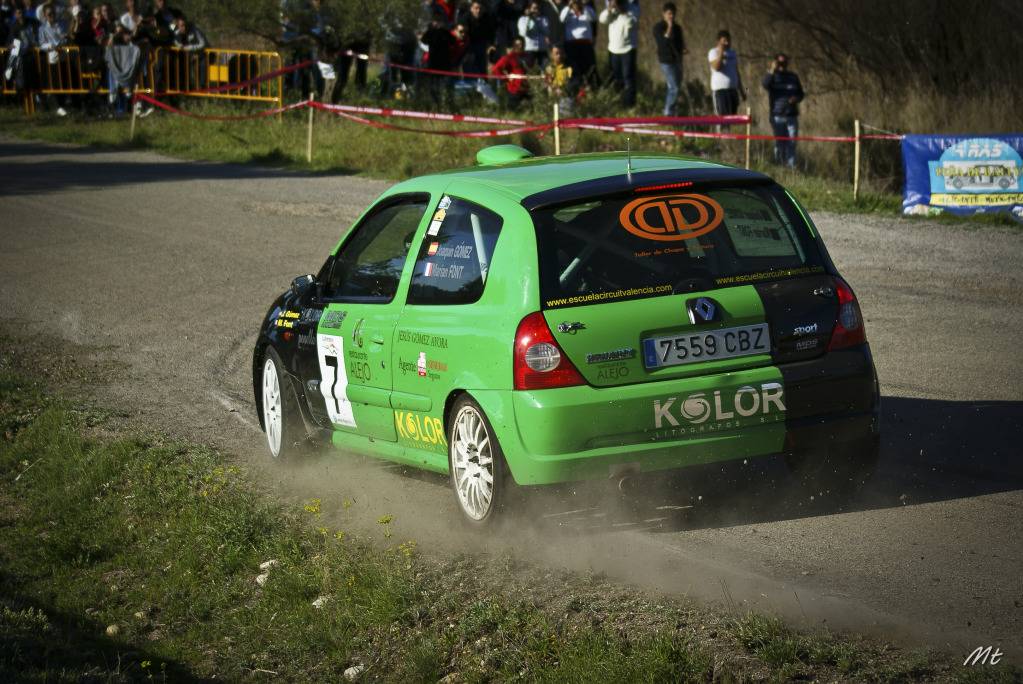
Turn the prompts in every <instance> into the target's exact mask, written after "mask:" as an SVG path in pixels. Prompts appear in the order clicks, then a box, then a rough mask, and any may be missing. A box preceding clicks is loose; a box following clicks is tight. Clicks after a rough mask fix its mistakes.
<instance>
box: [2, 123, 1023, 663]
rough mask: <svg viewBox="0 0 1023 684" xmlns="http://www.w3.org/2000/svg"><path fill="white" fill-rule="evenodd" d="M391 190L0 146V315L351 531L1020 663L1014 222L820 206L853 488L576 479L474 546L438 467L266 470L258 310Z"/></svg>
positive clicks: (737, 470)
mask: <svg viewBox="0 0 1023 684" xmlns="http://www.w3.org/2000/svg"><path fill="white" fill-rule="evenodd" d="M387 185H388V184H387V183H385V182H381V181H374V180H366V179H361V178H353V177H346V176H331V175H308V174H302V173H296V172H292V171H280V170H273V169H265V168H255V167H246V166H232V165H222V164H205V163H193V162H183V161H176V160H172V159H167V158H163V157H159V156H156V155H152V154H147V153H138V152H103V151H97V150H94V149H86V148H75V147H58V146H49V145H41V144H31V143H24V142H14V141H9V140H8V141H3V140H0V244H2V248H0V274H2V276H0V291H2V301H3V306H4V316H3V323H2V327H0V331H2V332H3V333H5V334H7V335H9V336H13V337H15V338H17V339H18V340H22V341H23V343H24V344H30V345H37V346H39V347H40V348H42V349H47V348H51V347H53V348H58V347H59V346H60V345H68V346H69V347H70V348H77V349H78V350H79V352H78V353H79V354H80V355H81V357H82V358H81V361H83V362H88V363H93V364H95V365H96V367H97V368H103V369H105V370H104V373H105V377H104V379H103V382H102V383H100V385H99V386H97V387H96V388H94V391H95V393H96V394H97V396H98V398H99V400H100V401H102V402H104V403H106V404H107V405H114V406H117V407H119V408H121V409H122V410H124V411H126V412H127V413H129V414H130V415H131V416H132V417H133V419H137V420H138V421H141V422H142V423H144V424H149V425H152V426H155V427H157V428H159V429H161V430H166V431H168V432H170V433H171V434H173V435H177V436H181V437H185V438H189V439H195V440H200V441H204V442H209V443H213V444H215V445H218V446H221V447H224V448H226V449H228V450H229V451H230V452H231V453H233V454H237V455H238V457H239V458H241V459H245V460H246V461H249V462H251V463H252V464H258V465H259V468H260V470H259V472H262V473H265V476H266V477H267V479H268V481H269V482H271V483H273V485H274V486H275V487H276V488H277V489H278V490H279V491H280V492H282V493H284V494H285V495H287V496H291V497H294V498H296V499H307V498H311V497H319V498H321V499H322V500H323V502H324V503H323V506H324V509H325V510H328V511H331V512H332V513H333V515H335V516H336V520H337V524H351V525H353V526H354V525H360V524H366V525H369V524H370V523H369V522H368V521H373V520H375V519H376V518H377V517H378V516H380V515H384V514H390V515H394V516H395V522H394V523H393V526H394V527H395V528H396V531H395V534H396V535H398V536H401V537H403V538H407V537H415V538H416V539H418V540H419V543H420V548H433V549H436V550H437V552H439V553H448V552H454V551H458V550H464V549H466V548H478V549H483V550H485V551H489V552H493V553H494V554H495V555H497V556H499V557H500V556H501V554H504V555H505V556H516V555H518V556H521V557H523V558H524V559H526V560H529V561H535V562H538V563H545V564H552V565H556V566H562V567H566V566H567V567H569V568H574V569H579V570H583V571H589V572H597V573H605V574H607V575H608V576H609V577H611V578H614V579H616V580H621V581H623V582H631V583H636V584H639V585H643V586H646V587H649V588H650V590H652V591H658V592H666V593H678V592H684V593H687V594H688V595H690V596H694V597H697V598H699V599H701V600H707V601H720V602H725V603H727V604H729V605H732V606H733V607H737V608H738V609H744V608H746V607H750V608H756V609H758V610H765V611H771V612H776V613H780V614H782V615H784V616H786V617H788V618H790V619H793V620H795V621H797V622H804V621H805V622H808V623H811V624H825V625H828V626H830V627H832V628H834V629H856V630H860V631H866V632H872V633H882V634H886V635H889V636H893V637H895V638H897V639H903V640H905V641H907V642H912V643H925V644H929V645H932V646H936V647H939V648H948V649H950V650H951V652H952V653H956V652H962V653H963V657H965V653H967V652H968V650H972V649H973V648H974V647H976V646H986V645H999V644H1000V645H1001V647H1002V650H1003V651H1006V652H1007V659H1008V660H1011V661H1015V662H1020V661H1021V660H1023V543H1021V537H1023V534H1021V520H1023V459H1021V448H1020V443H1021V439H1020V438H1021V436H1023V435H1021V428H1023V389H1021V381H1023V353H1021V351H1020V337H1021V334H1023V276H1021V273H1023V231H1019V230H1013V229H1012V228H1007V227H991V226H984V227H982V228H977V227H969V226H964V225H956V224H945V223H932V222H924V221H907V220H902V219H897V218H891V219H888V218H878V217H862V216H837V215H828V214H819V215H815V220H816V221H817V223H818V225H819V227H820V230H821V232H822V234H823V235H824V237H825V239H826V241H827V244H828V245H829V248H830V250H831V253H832V256H833V257H834V259H835V261H836V262H837V264H838V266H839V268H840V269H841V271H842V272H843V273H844V274H845V275H846V276H847V278H848V279H849V280H850V282H851V283H852V284H853V287H854V288H856V290H857V293H858V295H859V297H860V300H861V303H862V307H863V311H864V314H865V317H866V319H867V331H868V336H869V339H870V341H871V345H872V347H873V350H874V354H875V357H876V360H877V366H878V372H879V375H880V378H881V388H882V393H883V395H884V400H883V402H884V409H883V430H884V438H883V452H882V464H881V468H880V471H879V472H878V473H877V475H876V476H875V478H874V479H873V481H872V482H871V483H870V485H869V487H868V488H867V489H866V490H865V491H864V492H863V493H862V494H860V495H859V496H858V498H857V499H856V500H855V501H854V502H853V504H852V505H851V506H848V507H845V508H844V509H841V510H839V508H838V507H837V505H836V504H835V503H834V502H831V501H828V500H827V499H826V498H825V499H812V500H811V499H810V498H808V497H806V496H805V495H804V494H803V493H801V492H800V491H798V490H796V489H795V488H793V487H792V486H790V485H789V484H788V483H787V481H786V477H785V471H784V467H783V466H782V465H781V464H779V463H778V462H776V461H774V460H772V459H767V460H760V461H756V462H753V463H746V464H742V463H736V464H732V465H731V466H729V467H726V468H712V469H709V470H707V469H705V470H703V471H694V472H693V473H692V474H691V476H688V477H686V478H684V482H683V484H682V486H681V487H680V488H678V489H669V488H667V487H659V486H656V485H657V483H656V482H655V483H652V484H651V483H646V484H645V485H644V487H648V486H649V491H647V490H646V489H645V490H644V492H642V495H637V496H630V497H628V498H626V499H621V498H620V497H619V496H617V495H616V494H614V493H612V492H611V491H610V488H605V487H602V486H589V487H578V488H576V487H566V488H563V489H561V490H559V491H557V492H554V493H548V494H546V495H543V496H540V497H539V498H538V500H539V501H541V504H542V505H540V504H538V505H536V507H535V509H532V510H530V511H529V512H527V513H526V514H525V516H524V519H522V520H520V521H518V522H517V523H516V524H515V525H514V527H512V528H511V529H508V530H505V531H504V533H503V534H502V535H501V537H500V538H499V539H485V538H480V537H476V536H467V535H466V534H465V533H462V532H458V529H459V527H458V524H457V519H456V514H455V510H454V507H453V502H452V500H451V498H450V497H451V495H450V493H449V491H448V489H447V483H446V480H445V479H444V478H440V477H435V476H432V475H423V474H415V473H406V472H403V471H402V469H400V468H396V467H391V466H388V465H386V464H380V463H376V462H372V463H368V464H367V463H366V462H364V461H359V460H357V459H351V458H344V457H339V456H337V455H330V456H326V457H321V458H316V459H312V460H310V461H309V462H308V463H307V464H305V465H303V466H302V467H299V468H294V469H290V470H282V469H280V468H274V467H269V466H266V458H267V457H266V450H265V448H264V447H263V442H262V433H260V432H259V431H258V428H257V427H256V420H255V413H254V408H253V404H252V398H251V384H250V378H249V373H250V355H251V349H252V343H253V340H254V336H255V333H256V327H257V324H258V323H259V320H260V318H261V316H263V314H264V313H265V311H266V308H267V306H268V304H269V303H270V302H271V301H272V299H273V298H274V296H275V295H276V294H277V293H278V292H279V291H281V290H283V289H284V288H286V287H287V285H288V283H289V282H290V279H291V278H292V277H293V276H295V275H299V274H302V273H309V272H315V271H316V270H317V269H318V267H319V266H320V264H321V263H322V261H323V259H324V258H325V257H326V255H327V253H328V251H329V250H330V249H331V248H332V246H333V245H334V244H335V242H336V241H337V239H338V237H339V235H340V234H341V232H342V231H343V230H344V229H345V228H346V227H347V226H348V225H349V224H350V223H351V221H352V220H353V219H354V217H355V216H356V215H357V213H358V212H359V211H360V210H361V209H362V208H364V207H365V206H366V205H367V203H368V202H370V201H371V200H372V199H373V198H374V197H375V196H376V195H377V194H379V193H380V192H381V191H383V190H384V189H385V188H386V187H387ZM58 343H59V344H58ZM345 497H349V498H351V499H352V500H354V501H355V502H356V505H355V506H352V508H351V509H350V510H345V511H342V505H341V502H342V499H343V498H345Z"/></svg>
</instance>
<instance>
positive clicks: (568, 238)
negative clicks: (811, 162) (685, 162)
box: [533, 185, 824, 308]
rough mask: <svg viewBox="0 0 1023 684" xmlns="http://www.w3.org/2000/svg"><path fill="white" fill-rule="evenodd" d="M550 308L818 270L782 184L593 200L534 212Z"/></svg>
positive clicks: (816, 259)
mask: <svg viewBox="0 0 1023 684" xmlns="http://www.w3.org/2000/svg"><path fill="white" fill-rule="evenodd" d="M533 223H534V224H535V226H536V233H537V240H538V246H539V251H540V287H541V293H540V296H541V301H542V303H543V305H544V307H545V308H556V307H563V306H577V305H582V304H593V303H596V302H602V301H620V300H625V299H638V298H642V297H658V296H662V295H666V294H674V293H680V292H692V291H697V290H710V289H714V288H718V287H729V286H733V285H746V284H750V283H757V282H764V281H768V280H774V279H778V278H787V277H793V276H797V275H803V274H809V273H820V272H823V271H824V264H823V261H822V259H821V255H820V251H819V250H818V249H817V245H816V241H815V240H814V239H813V238H812V237H811V235H810V233H809V231H808V229H807V227H806V223H805V222H804V221H803V219H802V217H800V215H799V214H798V210H797V209H796V207H795V206H794V205H793V203H792V201H791V200H790V199H789V198H788V197H787V196H786V195H785V193H784V191H782V189H781V188H780V187H778V186H777V185H762V186H755V187H740V188H714V189H706V190H700V189H695V190H694V189H691V188H687V189H686V190H684V191H668V192H663V193H649V194H644V195H629V196H615V197H605V198H594V199H588V200H583V201H579V202H576V203H573V204H568V205H561V206H554V207H545V208H541V209H537V210H535V211H534V212H533Z"/></svg>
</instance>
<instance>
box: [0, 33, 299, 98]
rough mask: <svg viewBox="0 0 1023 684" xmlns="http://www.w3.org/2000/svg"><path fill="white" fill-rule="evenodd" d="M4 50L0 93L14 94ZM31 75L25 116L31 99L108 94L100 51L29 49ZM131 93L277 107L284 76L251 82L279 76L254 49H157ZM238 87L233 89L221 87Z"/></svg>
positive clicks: (274, 57) (273, 58)
mask: <svg viewBox="0 0 1023 684" xmlns="http://www.w3.org/2000/svg"><path fill="white" fill-rule="evenodd" d="M8 52H9V51H8V49H6V48H0V94H2V95H5V96H8V95H17V94H19V93H18V90H17V88H16V87H15V84H14V83H13V82H10V81H8V80H7V79H6V78H4V73H3V72H4V70H5V68H6V65H7V56H8ZM33 53H34V54H33V57H32V66H34V74H33V75H32V77H31V78H30V79H29V82H30V83H31V84H32V85H31V86H30V87H29V89H28V92H23V93H21V94H22V96H23V97H24V100H25V111H26V113H32V112H33V111H34V110H35V106H34V95H35V94H36V93H38V94H43V95H86V94H90V93H102V94H108V93H109V90H108V84H107V81H106V78H105V73H106V65H105V62H104V53H103V50H102V49H101V48H95V49H94V51H93V50H90V49H89V48H79V47H76V46H66V47H62V48H58V50H57V51H56V53H55V54H54V55H51V53H49V52H47V51H45V50H40V49H38V48H36V49H34V50H33ZM142 59H143V64H142V67H141V68H140V69H139V75H138V81H137V84H136V89H137V90H138V91H139V92H143V93H149V94H153V93H156V94H159V95H164V94H165V95H179V96H187V97H205V98H217V99H227V100H247V101H253V102H270V103H274V104H276V105H277V106H278V107H280V106H282V105H283V102H284V77H283V76H279V75H278V76H275V77H271V78H269V79H267V80H263V81H259V82H256V83H251V81H253V80H255V79H258V78H259V77H261V76H263V75H265V74H270V73H273V72H275V71H279V70H280V69H281V68H282V65H283V62H282V60H281V56H280V55H279V54H278V53H276V52H260V51H256V50H228V49H212V48H211V49H205V50H194V51H190V50H182V49H179V48H160V49H158V50H154V51H152V52H149V53H143V57H142ZM235 83H242V84H245V85H242V86H240V87H237V88H226V89H225V88H223V87H224V86H227V85H231V84H235Z"/></svg>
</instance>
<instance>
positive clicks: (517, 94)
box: [490, 38, 529, 109]
mask: <svg viewBox="0 0 1023 684" xmlns="http://www.w3.org/2000/svg"><path fill="white" fill-rule="evenodd" d="M524 46H525V43H524V41H523V40H522V38H515V39H514V40H513V41H512V44H511V45H510V46H509V47H508V51H507V52H506V53H505V55H504V56H503V57H501V58H500V59H499V60H497V62H496V63H495V64H494V66H493V68H492V69H491V70H490V72H491V73H492V74H493V75H495V76H520V77H524V76H525V75H526V68H525V65H524V64H523V63H522V49H523V47H524ZM504 89H505V93H506V94H507V97H508V105H509V107H511V108H512V109H515V108H517V107H518V106H519V104H520V103H521V102H522V101H523V100H526V99H528V98H529V81H527V80H526V79H525V78H508V79H505V81H504Z"/></svg>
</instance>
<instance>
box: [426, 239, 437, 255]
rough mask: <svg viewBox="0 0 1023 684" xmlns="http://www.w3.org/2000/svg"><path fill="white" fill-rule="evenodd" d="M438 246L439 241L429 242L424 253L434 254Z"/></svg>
mask: <svg viewBox="0 0 1023 684" xmlns="http://www.w3.org/2000/svg"><path fill="white" fill-rule="evenodd" d="M439 247H440V243H439V242H431V243H430V247H429V249H427V250H426V255H427V256H434V255H435V254H437V249H438V248H439Z"/></svg>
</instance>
